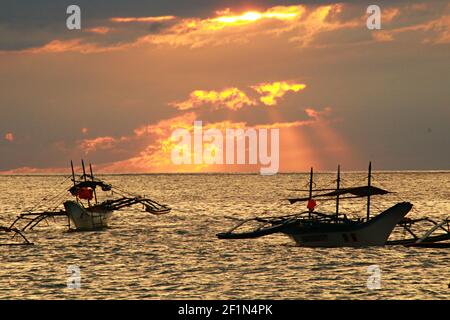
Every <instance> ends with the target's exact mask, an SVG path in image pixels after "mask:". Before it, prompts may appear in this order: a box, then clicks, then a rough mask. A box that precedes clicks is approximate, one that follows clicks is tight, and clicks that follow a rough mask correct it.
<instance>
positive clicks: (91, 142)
mask: <svg viewBox="0 0 450 320" xmlns="http://www.w3.org/2000/svg"><path fill="white" fill-rule="evenodd" d="M115 143H116V139H114V138H113V137H98V138H95V139H85V140H83V141H82V142H81V144H80V147H81V148H82V149H83V150H84V152H85V154H88V153H89V152H92V151H97V150H107V149H111V148H112V147H113V146H114V144H115Z"/></svg>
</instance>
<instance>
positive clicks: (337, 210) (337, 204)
mask: <svg viewBox="0 0 450 320" xmlns="http://www.w3.org/2000/svg"><path fill="white" fill-rule="evenodd" d="M340 187H341V166H340V165H338V171H337V180H336V191H339V188H340ZM337 218H339V192H338V194H337V195H336V219H337Z"/></svg>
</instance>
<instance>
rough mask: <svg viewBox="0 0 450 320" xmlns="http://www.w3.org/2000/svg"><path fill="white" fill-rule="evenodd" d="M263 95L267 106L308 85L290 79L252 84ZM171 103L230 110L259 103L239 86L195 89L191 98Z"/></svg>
mask: <svg viewBox="0 0 450 320" xmlns="http://www.w3.org/2000/svg"><path fill="white" fill-rule="evenodd" d="M250 88H252V89H253V90H255V91H256V92H257V93H258V94H259V95H260V96H261V97H259V101H260V102H262V103H263V104H265V105H267V106H274V105H276V104H277V103H278V100H279V99H281V98H282V97H284V95H285V94H286V93H288V92H290V91H291V92H299V91H300V90H303V89H305V88H306V85H304V84H299V83H292V82H288V81H278V82H272V83H261V84H258V85H255V86H251V87H250ZM169 105H171V106H174V107H175V108H177V109H178V110H191V109H197V108H200V107H202V106H211V107H212V109H214V110H217V109H221V108H228V109H230V110H239V109H242V108H243V107H245V106H255V105H257V99H256V97H255V98H253V97H249V96H248V95H247V94H246V93H245V92H244V91H242V90H240V89H238V88H226V89H224V90H221V91H215V90H210V91H207V90H195V91H193V92H191V94H190V95H189V98H188V99H187V100H185V101H181V102H172V103H170V104H169Z"/></svg>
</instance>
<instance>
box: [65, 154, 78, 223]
mask: <svg viewBox="0 0 450 320" xmlns="http://www.w3.org/2000/svg"><path fill="white" fill-rule="evenodd" d="M70 167H71V168H72V181H73V185H74V186H76V185H77V183H76V182H75V170H74V169H73V161H72V160H70ZM75 198H76V199H77V202H78V196H76V197H75ZM67 226H68V228H69V230H70V216H69V215H67Z"/></svg>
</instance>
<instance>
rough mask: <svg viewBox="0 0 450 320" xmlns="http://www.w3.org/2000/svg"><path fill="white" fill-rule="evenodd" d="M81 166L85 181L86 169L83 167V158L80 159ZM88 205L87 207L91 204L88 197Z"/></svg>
mask: <svg viewBox="0 0 450 320" xmlns="http://www.w3.org/2000/svg"><path fill="white" fill-rule="evenodd" d="M81 166H82V167H83V177H84V181H85V182H86V181H87V178H86V169H85V167H84V160H83V159H81ZM88 206H89V207H90V206H91V201H89V199H88Z"/></svg>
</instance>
